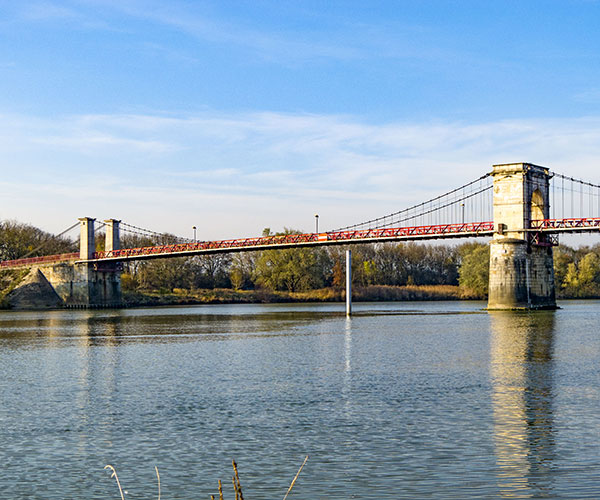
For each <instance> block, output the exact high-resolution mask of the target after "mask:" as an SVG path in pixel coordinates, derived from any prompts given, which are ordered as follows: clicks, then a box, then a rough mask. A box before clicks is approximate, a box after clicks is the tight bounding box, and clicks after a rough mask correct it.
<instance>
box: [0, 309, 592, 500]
mask: <svg viewBox="0 0 600 500" xmlns="http://www.w3.org/2000/svg"><path fill="white" fill-rule="evenodd" d="M561 305H562V309H560V310H559V311H556V312H535V313H488V312H485V311H482V310H481V309H482V307H483V306H484V304H483V303H476V302H465V303H457V302H454V303H450V302H435V303H387V304H358V305H356V307H355V310H356V316H354V317H353V318H352V319H351V320H346V318H345V317H344V316H343V315H342V314H341V312H342V311H343V306H342V305H337V304H330V305H283V306H282V305H270V306H265V305H244V306H227V305H223V306H198V307H186V308H168V309H140V310H123V311H56V312H20V313H17V312H4V313H0V396H1V407H0V424H1V425H0V498H7V499H44V500H59V499H60V500H63V499H71V498H73V499H86V500H90V499H109V498H110V499H114V498H119V494H118V490H117V488H116V484H115V482H114V479H110V477H109V476H110V474H109V473H108V472H107V471H104V470H103V467H104V466H105V465H106V464H112V465H114V466H115V467H116V468H117V471H118V473H119V477H120V480H121V483H122V484H123V486H124V489H125V490H127V494H126V498H129V499H141V498H144V499H150V498H156V496H157V488H156V477H155V472H154V466H155V465H156V466H158V469H159V471H160V474H161V488H162V498H164V499H182V500H191V499H209V498H210V495H211V494H215V495H216V494H217V480H218V479H222V480H223V482H224V486H225V497H226V498H234V495H233V493H232V487H231V475H232V472H231V459H232V458H235V459H236V461H237V462H238V466H239V469H240V476H241V482H242V486H243V488H244V496H245V498H246V499H247V500H258V499H277V498H283V495H284V494H285V491H286V490H287V487H288V485H289V483H290V481H291V480H292V478H293V477H294V475H295V473H296V471H297V469H298V467H299V466H300V465H301V463H302V461H303V459H304V456H305V455H309V456H310V458H309V460H308V462H307V464H306V467H305V468H304V470H303V471H302V474H301V475H300V477H299V479H298V481H297V483H296V485H295V487H294V490H293V491H292V494H291V495H290V497H289V498H290V499H291V500H293V499H294V498H297V499H309V498H310V499H320V498H322V499H325V498H326V499H348V498H364V499H398V498H410V499H422V498H423V499H424V498H439V499H464V498H486V499H493V498H552V499H564V498H596V499H597V498H600V302H597V301H587V302H566V303H563V304H561Z"/></svg>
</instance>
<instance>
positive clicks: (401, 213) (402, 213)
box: [334, 172, 492, 231]
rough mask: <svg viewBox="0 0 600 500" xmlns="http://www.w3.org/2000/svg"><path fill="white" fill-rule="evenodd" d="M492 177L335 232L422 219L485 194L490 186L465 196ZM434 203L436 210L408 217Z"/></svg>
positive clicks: (482, 177) (478, 179) (484, 176)
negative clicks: (452, 197)
mask: <svg viewBox="0 0 600 500" xmlns="http://www.w3.org/2000/svg"><path fill="white" fill-rule="evenodd" d="M491 175H492V173H491V172H488V173H486V174H485V175H482V176H481V177H478V178H477V179H475V180H474V181H471V182H469V183H467V184H465V185H463V186H460V187H458V188H456V189H453V190H452V191H448V192H447V193H444V194H441V195H439V196H436V197H435V198H431V199H430V200H427V201H424V202H421V203H419V204H417V205H413V206H412V207H408V208H404V209H402V210H399V211H397V212H394V213H391V214H387V215H384V216H383V217H377V218H375V219H371V220H368V221H366V222H361V223H358V224H352V225H350V226H346V227H342V228H339V229H335V230H334V231H347V230H351V229H358V228H359V227H361V226H366V225H369V228H372V227H373V228H375V229H377V228H380V227H385V226H387V225H388V224H387V222H386V219H388V218H390V219H391V222H390V223H399V222H404V221H407V220H411V219H416V218H418V217H422V216H424V215H426V214H428V213H431V212H434V211H436V210H441V209H442V208H446V207H449V206H450V205H452V204H455V203H458V202H460V201H463V200H467V199H468V198H470V197H471V196H475V195H476V194H480V193H483V192H484V191H487V190H488V189H491V186H488V187H486V188H483V189H481V190H478V191H477V192H475V193H472V194H468V195H465V194H464V193H465V189H466V188H469V187H471V186H473V185H474V184H477V183H478V182H479V183H481V182H482V181H483V180H484V179H486V178H488V177H490V176H491ZM459 191H461V195H462V196H460V197H459V198H457V199H454V200H453V201H451V202H448V203H445V204H441V200H442V199H443V198H447V197H449V196H450V195H453V194H456V193H458V192H459ZM434 202H439V203H440V204H439V206H438V207H435V208H432V209H430V210H428V211H425V212H422V213H418V214H413V215H410V216H408V215H406V214H407V213H408V212H411V211H414V210H416V209H419V208H424V207H425V206H426V205H430V204H433V203H434ZM397 216H404V218H403V219H399V220H396V221H394V217H397ZM381 221H383V223H381ZM373 225H374V226H373Z"/></svg>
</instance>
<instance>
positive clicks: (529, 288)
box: [488, 238, 556, 309]
mask: <svg viewBox="0 0 600 500" xmlns="http://www.w3.org/2000/svg"><path fill="white" fill-rule="evenodd" d="M553 265H554V261H553V256H552V248H551V247H539V246H530V245H528V244H527V241H525V240H519V239H508V238H506V239H502V240H493V241H492V242H491V243H490V281H489V294H488V309H556V297H555V292H554V268H553Z"/></svg>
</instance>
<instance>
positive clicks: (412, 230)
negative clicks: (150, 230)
mask: <svg viewBox="0 0 600 500" xmlns="http://www.w3.org/2000/svg"><path fill="white" fill-rule="evenodd" d="M531 229H536V230H538V231H540V232H545V233H555V232H585V231H590V230H593V229H600V218H580V219H545V220H534V221H531ZM493 232H494V223H493V222H467V223H463V224H438V225H432V226H414V227H395V228H379V229H362V230H360V231H332V232H328V233H305V234H285V235H280V236H260V237H256V238H238V239H232V240H217V241H198V242H193V243H176V244H173V245H157V246H151V247H140V248H124V249H121V250H112V251H109V252H96V253H95V254H94V260H105V259H106V260H108V259H110V260H113V261H114V260H135V259H136V258H144V257H150V256H165V257H166V256H169V255H173V254H182V255H187V254H190V253H195V252H206V251H210V250H217V251H227V250H232V251H235V250H243V249H252V248H253V247H259V248H261V249H262V248H269V247H272V248H285V247H293V246H310V245H320V244H336V243H337V244H341V243H344V242H358V241H365V242H370V241H371V242H374V241H386V240H403V239H406V240H410V239H427V238H444V237H460V236H462V237H471V236H491V235H492V234H493ZM76 260H79V253H66V254H60V255H47V256H44V257H31V258H28V259H17V260H6V261H3V262H0V268H2V269H6V268H14V267H26V266H32V265H36V264H51V263H55V262H68V261H76Z"/></svg>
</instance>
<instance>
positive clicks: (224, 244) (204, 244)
mask: <svg viewBox="0 0 600 500" xmlns="http://www.w3.org/2000/svg"><path fill="white" fill-rule="evenodd" d="M493 229H494V224H493V222H468V223H464V224H441V225H434V226H415V227H397V228H380V229H363V230H360V231H335V232H329V233H305V234H285V235H279V236H260V237H256V238H239V239H232V240H217V241H198V242H193V243H176V244H173V245H157V246H152V247H140V248H124V249H121V250H112V251H109V252H97V253H96V254H94V258H95V259H99V260H101V259H115V260H117V259H124V260H133V259H135V258H136V257H148V256H155V255H165V254H187V253H193V252H202V251H210V250H228V249H231V250H236V249H244V248H248V249H250V248H253V247H261V248H263V247H275V248H281V247H287V246H308V245H313V244H315V245H319V244H332V243H334V242H340V243H341V242H346V241H348V242H351V241H378V240H382V241H383V240H387V239H411V238H415V239H419V238H426V237H444V236H446V237H450V236H484V235H491V233H492V232H493Z"/></svg>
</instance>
